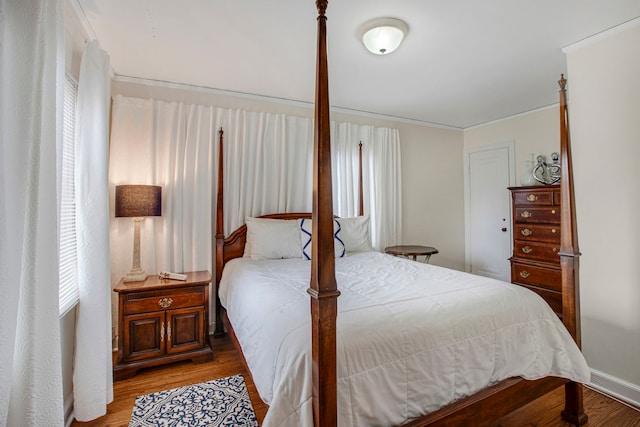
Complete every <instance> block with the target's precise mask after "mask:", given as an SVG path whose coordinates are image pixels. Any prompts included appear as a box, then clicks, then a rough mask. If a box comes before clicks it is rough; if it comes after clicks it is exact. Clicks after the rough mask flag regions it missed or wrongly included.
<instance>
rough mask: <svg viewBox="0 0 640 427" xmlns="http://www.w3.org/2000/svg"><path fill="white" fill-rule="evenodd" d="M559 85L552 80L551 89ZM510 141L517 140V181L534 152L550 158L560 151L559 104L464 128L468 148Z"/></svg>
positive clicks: (465, 143) (465, 144)
mask: <svg viewBox="0 0 640 427" xmlns="http://www.w3.org/2000/svg"><path fill="white" fill-rule="evenodd" d="M558 79H560V75H558ZM558 88H559V87H558V85H557V84H556V83H555V82H549V92H552V91H555V92H557V91H558ZM508 141H514V142H515V148H516V152H515V159H516V181H517V179H518V177H520V175H521V174H522V173H524V172H525V162H526V161H527V160H530V159H531V153H534V154H535V156H537V155H539V154H542V155H544V156H546V158H547V160H548V161H550V160H551V153H553V152H554V151H555V152H560V119H559V112H558V105H552V106H549V107H547V108H542V109H539V110H536V111H532V112H529V113H526V114H520V115H518V116H514V117H511V118H507V119H503V120H498V121H495V122H491V123H487V124H485V125H480V126H475V127H473V128H469V129H465V131H464V148H465V150H466V149H469V148H472V147H477V146H480V145H487V144H495V143H502V142H508ZM535 156H534V159H535Z"/></svg>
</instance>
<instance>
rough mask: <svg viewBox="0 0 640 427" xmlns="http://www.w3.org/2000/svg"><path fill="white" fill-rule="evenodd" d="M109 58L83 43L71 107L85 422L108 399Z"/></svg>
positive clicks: (80, 391) (77, 395)
mask: <svg viewBox="0 0 640 427" xmlns="http://www.w3.org/2000/svg"><path fill="white" fill-rule="evenodd" d="M109 101H110V89H109V57H108V56H107V54H106V52H104V51H103V50H101V49H100V47H99V45H98V42H97V41H92V42H89V43H87V44H86V45H85V47H84V51H83V53H82V61H81V64H80V78H79V80H78V99H77V104H76V105H77V106H76V132H75V135H76V147H75V153H76V155H75V159H76V160H75V161H76V163H75V167H74V170H75V171H76V173H75V194H76V229H77V242H78V287H79V294H80V302H79V304H78V308H77V312H76V313H77V314H76V345H75V358H74V369H73V400H74V407H73V410H74V415H75V418H76V419H77V420H78V421H90V420H93V419H95V418H98V417H100V416H102V415H104V414H106V412H107V403H109V402H111V401H112V400H113V373H112V349H111V309H110V307H111V286H110V280H111V278H110V272H109V186H108V163H107V161H108V158H109V149H108V147H109Z"/></svg>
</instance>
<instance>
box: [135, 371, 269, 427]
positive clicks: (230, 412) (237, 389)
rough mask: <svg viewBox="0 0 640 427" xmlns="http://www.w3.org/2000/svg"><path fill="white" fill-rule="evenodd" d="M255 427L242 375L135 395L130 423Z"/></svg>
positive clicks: (143, 425) (145, 426)
mask: <svg viewBox="0 0 640 427" xmlns="http://www.w3.org/2000/svg"><path fill="white" fill-rule="evenodd" d="M148 426H162V427H205V426H206V427H219V426H225V427H231V426H234V427H235V426H246V427H258V421H257V420H256V415H255V413H254V412H253V407H252V406H251V400H250V399H249V392H248V391H247V387H246V386H245V384H244V378H242V375H240V374H238V375H234V376H232V377H227V378H220V379H218V380H213V381H208V382H206V383H200V384H193V385H189V386H185V387H178V388H174V389H172V390H165V391H159V392H157V393H151V394H147V395H144V396H138V397H137V398H136V404H135V405H134V407H133V412H132V413H131V421H129V427H148Z"/></svg>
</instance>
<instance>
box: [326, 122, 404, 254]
mask: <svg viewBox="0 0 640 427" xmlns="http://www.w3.org/2000/svg"><path fill="white" fill-rule="evenodd" d="M331 134H332V135H331V155H332V173H333V177H332V178H333V193H334V195H333V205H334V212H335V213H336V214H337V215H340V216H343V217H351V216H356V215H357V214H358V144H359V143H360V142H362V174H363V193H364V214H365V215H369V216H370V217H371V242H372V245H373V248H374V249H375V250H377V251H382V250H384V248H385V247H387V246H393V245H396V244H398V242H399V241H400V238H401V237H402V177H401V170H400V164H401V156H400V132H399V131H398V129H392V128H383V127H373V126H362V125H355V124H351V123H335V122H332V127H331Z"/></svg>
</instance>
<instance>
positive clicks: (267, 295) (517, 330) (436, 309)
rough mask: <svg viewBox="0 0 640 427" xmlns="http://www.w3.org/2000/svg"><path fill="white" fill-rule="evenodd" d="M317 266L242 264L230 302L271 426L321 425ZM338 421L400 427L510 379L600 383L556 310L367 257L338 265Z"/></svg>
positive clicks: (231, 283)
mask: <svg viewBox="0 0 640 427" xmlns="http://www.w3.org/2000/svg"><path fill="white" fill-rule="evenodd" d="M309 269H310V262H309V261H305V260H302V259H283V260H260V261H254V260H250V259H247V258H239V259H235V260H233V261H231V262H229V263H228V264H227V266H226V267H225V270H224V272H223V276H222V281H221V285H220V300H221V302H222V305H223V306H224V307H225V308H226V309H227V314H228V317H229V320H230V321H231V324H232V325H233V328H234V331H235V333H236V335H237V337H238V340H239V341H240V344H241V346H242V349H243V352H244V356H245V358H246V360H247V363H248V365H249V368H250V370H251V374H252V376H253V380H254V382H255V384H256V387H257V389H258V392H259V393H260V396H261V397H262V399H263V400H264V401H265V402H266V403H267V404H269V406H270V407H269V410H268V412H267V415H266V418H265V420H264V424H263V425H264V426H265V427H269V426H291V427H299V426H312V425H313V416H312V403H311V387H312V382H311V355H310V353H311V326H310V310H309V309H310V303H309V295H308V294H307V288H308V287H309V277H310V271H309ZM336 279H337V284H338V289H339V290H340V292H341V293H342V294H341V296H340V297H339V298H338V318H337V366H338V420H339V425H340V426H341V427H350V426H354V427H355V426H357V427H361V426H390V425H398V424H401V423H403V422H406V421H407V420H409V419H411V418H415V417H417V416H420V415H423V414H425V413H428V412H432V411H434V410H436V409H438V408H440V407H441V406H443V405H445V404H447V403H450V402H452V401H454V400H457V399H459V398H462V397H465V396H467V395H470V394H473V393H475V392H477V391H479V390H481V389H483V388H485V387H486V386H487V385H489V384H492V383H495V382H498V381H500V380H502V379H505V378H508V377H513V376H522V377H524V378H526V379H536V378H540V377H544V376H549V375H553V376H559V377H564V378H569V379H572V380H574V381H577V382H582V383H584V382H588V381H589V379H590V373H589V369H588V367H587V364H586V362H585V360H584V358H583V356H582V354H581V353H580V351H579V350H578V348H577V346H576V345H575V343H574V341H573V340H572V338H571V336H570V335H569V333H568V332H567V330H566V329H565V328H564V326H563V325H562V323H561V322H560V320H559V319H558V318H557V316H556V315H555V314H554V313H553V311H552V310H551V309H550V308H549V306H548V305H547V304H546V303H545V302H544V301H543V300H542V299H541V298H540V297H539V296H538V295H536V294H535V293H533V292H531V291H529V290H526V289H524V288H522V287H519V286H515V285H512V284H509V283H505V282H500V281H496V280H492V279H488V278H485V277H481V276H475V275H471V274H467V273H463V272H459V271H455V270H449V269H445V268H441V267H437V266H433V265H428V264H422V263H418V262H414V261H408V260H405V259H402V258H395V257H392V256H389V255H384V254H380V253H377V252H366V253H359V254H355V255H350V256H348V257H346V258H339V259H336Z"/></svg>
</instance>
